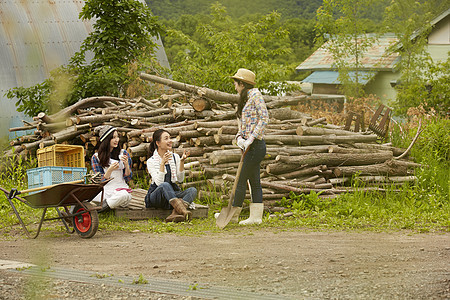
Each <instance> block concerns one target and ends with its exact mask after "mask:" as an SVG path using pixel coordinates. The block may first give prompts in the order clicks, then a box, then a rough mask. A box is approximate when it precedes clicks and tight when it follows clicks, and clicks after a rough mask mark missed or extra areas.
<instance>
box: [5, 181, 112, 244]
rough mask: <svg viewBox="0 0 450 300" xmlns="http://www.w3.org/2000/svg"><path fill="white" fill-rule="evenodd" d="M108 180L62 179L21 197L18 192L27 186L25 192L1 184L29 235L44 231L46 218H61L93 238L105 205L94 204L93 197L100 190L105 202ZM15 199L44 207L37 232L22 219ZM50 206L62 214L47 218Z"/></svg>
mask: <svg viewBox="0 0 450 300" xmlns="http://www.w3.org/2000/svg"><path fill="white" fill-rule="evenodd" d="M106 183H107V181H105V182H102V183H98V184H74V183H60V184H55V185H52V186H48V187H42V188H41V189H44V188H47V189H46V190H44V191H41V192H38V193H35V194H30V195H27V196H24V197H19V196H18V195H19V194H20V193H25V192H27V190H25V191H22V192H21V191H18V190H16V189H12V190H11V191H7V190H5V189H4V188H2V187H0V190H1V191H3V192H4V193H5V195H6V198H7V199H8V201H9V204H10V205H11V207H12V208H13V210H14V213H15V214H16V216H17V218H18V219H19V222H20V224H21V225H22V227H23V229H24V230H25V233H26V234H27V236H28V237H30V238H36V237H37V236H38V235H39V233H40V231H41V227H42V223H43V222H44V221H50V220H61V221H62V222H63V224H64V226H65V227H66V231H67V232H68V233H73V232H75V231H76V232H77V233H78V235H79V236H80V237H82V238H91V237H93V236H94V235H95V233H96V232H97V229H98V211H99V210H101V208H102V205H100V206H94V205H93V204H91V203H90V201H91V200H92V199H94V197H95V196H97V195H98V194H99V193H102V196H101V202H102V203H103V186H104V185H105V184H106ZM29 191H31V190H29ZM13 199H16V200H18V201H20V202H22V203H24V204H26V205H28V206H30V207H32V208H36V209H43V212H42V217H41V220H40V222H39V226H38V229H37V232H36V234H35V235H34V236H32V235H31V233H30V231H29V230H28V228H27V227H26V225H25V224H24V222H23V221H22V218H21V217H20V215H19V212H18V211H17V209H16V207H15V205H14V203H13V201H12V200H13ZM70 206H74V209H72V210H71V211H70V210H69V207H70ZM50 207H54V208H56V210H57V212H58V215H59V216H58V217H56V218H45V215H46V213H47V209H48V208H50ZM58 207H63V208H64V211H63V212H61V211H60V210H59V209H58ZM70 223H71V224H70ZM69 226H73V230H70V229H69Z"/></svg>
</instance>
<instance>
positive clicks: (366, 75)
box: [303, 71, 377, 85]
mask: <svg viewBox="0 0 450 300" xmlns="http://www.w3.org/2000/svg"><path fill="white" fill-rule="evenodd" d="M356 74H358V83H360V84H362V85H366V84H367V83H368V82H369V81H370V80H371V79H372V78H373V77H374V76H375V75H376V74H377V72H375V71H358V72H355V71H350V72H349V74H348V75H349V76H350V79H351V80H352V81H356ZM338 77H339V72H338V71H315V72H313V73H312V74H311V75H309V76H308V77H306V78H305V79H303V82H310V83H326V84H341V82H340V80H339V78H338Z"/></svg>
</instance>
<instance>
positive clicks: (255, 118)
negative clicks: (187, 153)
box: [231, 69, 269, 225]
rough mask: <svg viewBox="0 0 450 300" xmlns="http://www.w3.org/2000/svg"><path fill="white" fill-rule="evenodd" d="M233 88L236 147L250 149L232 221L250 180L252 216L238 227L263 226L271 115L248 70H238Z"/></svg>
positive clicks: (237, 215) (242, 173)
mask: <svg viewBox="0 0 450 300" xmlns="http://www.w3.org/2000/svg"><path fill="white" fill-rule="evenodd" d="M231 78H233V79H234V88H235V89H236V91H237V92H238V93H239V96H240V100H239V103H238V107H237V111H236V116H237V117H238V119H239V120H240V122H239V131H238V133H237V135H236V141H237V145H238V146H239V147H240V148H241V149H242V150H244V151H245V150H247V149H248V151H247V154H246V155H245V157H244V161H243V164H242V169H241V174H240V175H239V180H238V183H237V187H236V191H235V195H234V201H233V206H234V207H238V209H237V210H236V212H235V214H234V216H233V218H232V219H231V221H234V222H237V220H238V217H239V214H240V212H241V210H242V204H243V202H244V197H245V193H246V190H247V180H248V181H249V182H250V187H251V194H252V203H250V217H249V218H248V219H246V220H244V221H241V222H239V224H243V225H250V224H260V223H261V222H262V215H263V212H264V204H263V199H262V188H261V178H260V174H259V173H260V169H261V161H262V160H263V159H264V156H265V155H266V142H265V141H264V139H263V137H264V132H265V129H266V126H267V124H268V122H269V113H268V111H267V107H266V104H265V103H264V99H263V96H262V94H261V92H260V91H259V90H258V89H257V88H255V87H254V86H255V84H256V83H255V73H253V72H252V71H250V70H247V69H239V70H238V71H237V72H236V74H234V75H233V76H231Z"/></svg>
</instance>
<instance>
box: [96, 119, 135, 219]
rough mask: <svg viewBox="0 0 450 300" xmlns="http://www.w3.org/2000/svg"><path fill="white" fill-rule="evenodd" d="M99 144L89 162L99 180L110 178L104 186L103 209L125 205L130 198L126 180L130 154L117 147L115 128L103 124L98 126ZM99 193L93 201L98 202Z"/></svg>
mask: <svg viewBox="0 0 450 300" xmlns="http://www.w3.org/2000/svg"><path fill="white" fill-rule="evenodd" d="M99 136H100V145H99V147H98V151H97V153H95V154H94V155H93V156H92V159H91V164H92V171H93V172H94V173H97V172H100V173H101V174H102V178H101V180H102V181H104V180H108V179H111V181H109V182H108V183H107V184H106V185H105V186H104V201H103V209H104V210H106V209H109V208H111V209H114V208H116V207H127V206H128V204H129V202H130V200H131V189H130V187H129V186H128V184H127V183H128V182H129V181H130V180H131V176H132V175H133V174H132V172H131V164H132V162H131V156H130V154H128V152H127V151H125V150H123V149H120V147H119V135H118V133H117V129H116V128H114V127H112V126H109V125H105V126H101V127H99ZM100 200H101V194H99V195H97V197H96V198H94V200H93V202H100Z"/></svg>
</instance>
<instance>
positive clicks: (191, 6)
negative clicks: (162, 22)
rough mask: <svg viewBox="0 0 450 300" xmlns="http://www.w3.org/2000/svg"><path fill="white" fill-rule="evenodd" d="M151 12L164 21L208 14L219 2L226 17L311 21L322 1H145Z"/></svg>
mask: <svg viewBox="0 0 450 300" xmlns="http://www.w3.org/2000/svg"><path fill="white" fill-rule="evenodd" d="M146 2H147V4H148V6H149V7H150V9H151V10H152V12H153V13H154V14H155V15H156V16H159V17H160V18H164V19H176V18H178V17H179V16H180V15H183V14H184V15H196V14H209V12H210V7H211V4H213V3H216V2H220V4H222V5H223V6H225V8H226V10H227V13H228V15H230V16H231V17H232V18H240V17H242V16H244V15H247V14H248V15H251V14H268V13H270V12H272V11H278V12H279V13H281V17H282V18H283V19H292V18H300V19H313V18H314V17H315V15H316V10H317V8H319V6H321V5H322V0H247V1H245V0H244V1H243V0H221V1H217V0H146Z"/></svg>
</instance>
